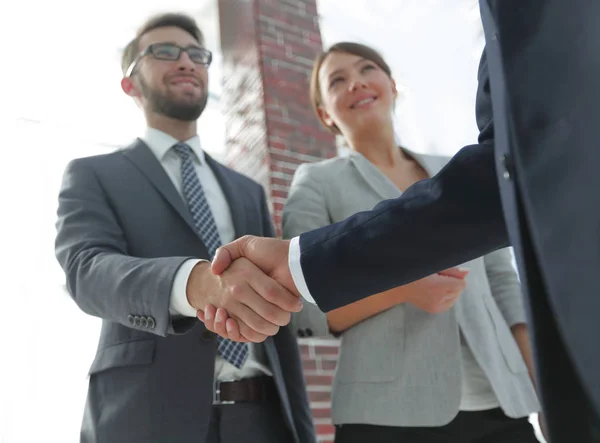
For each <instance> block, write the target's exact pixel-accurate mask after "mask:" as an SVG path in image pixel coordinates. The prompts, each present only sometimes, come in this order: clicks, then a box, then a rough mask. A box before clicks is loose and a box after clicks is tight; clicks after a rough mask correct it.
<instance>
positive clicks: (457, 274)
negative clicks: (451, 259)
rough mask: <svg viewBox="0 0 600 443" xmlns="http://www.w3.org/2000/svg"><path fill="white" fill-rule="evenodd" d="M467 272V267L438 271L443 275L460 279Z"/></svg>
mask: <svg viewBox="0 0 600 443" xmlns="http://www.w3.org/2000/svg"><path fill="white" fill-rule="evenodd" d="M468 273H469V268H448V269H445V270H443V271H440V272H438V274H439V275H443V276H445V277H454V278H460V279H464V278H465V277H466V276H467V274H468Z"/></svg>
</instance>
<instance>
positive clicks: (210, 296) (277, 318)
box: [186, 236, 303, 343]
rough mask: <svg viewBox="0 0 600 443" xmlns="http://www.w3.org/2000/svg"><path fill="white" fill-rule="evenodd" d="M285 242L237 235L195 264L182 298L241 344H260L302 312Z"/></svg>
mask: <svg viewBox="0 0 600 443" xmlns="http://www.w3.org/2000/svg"><path fill="white" fill-rule="evenodd" d="M289 245H290V242H289V240H278V239H275V238H263V237H254V236H244V237H241V238H239V239H237V240H235V241H233V242H232V243H229V244H228V245H225V246H222V247H220V248H219V249H218V250H217V252H216V254H215V257H214V259H213V261H212V264H210V263H207V262H200V263H198V264H197V265H196V266H195V267H194V269H193V270H192V273H191V274H190V277H189V279H188V284H187V289H186V293H187V298H188V302H189V303H190V305H191V306H193V307H194V308H195V309H197V310H198V318H199V319H200V320H201V321H203V322H204V323H205V324H206V325H207V327H208V326H209V325H212V322H214V329H213V328H210V327H209V328H208V329H210V330H213V332H216V333H217V334H219V335H221V336H223V337H225V338H229V339H231V340H235V341H240V342H255V343H258V342H262V341H264V340H265V339H266V338H267V337H268V336H272V335H275V334H277V332H278V331H279V328H280V327H281V326H285V325H287V324H288V323H289V322H290V318H291V313H292V312H299V311H300V310H302V306H303V305H302V298H301V296H300V293H299V292H298V289H297V288H296V285H295V284H294V280H293V278H292V275H291V273H290V269H289V267H288V253H289Z"/></svg>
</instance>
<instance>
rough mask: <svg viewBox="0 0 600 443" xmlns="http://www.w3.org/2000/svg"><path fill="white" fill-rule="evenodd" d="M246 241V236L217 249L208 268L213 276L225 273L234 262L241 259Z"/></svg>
mask: <svg viewBox="0 0 600 443" xmlns="http://www.w3.org/2000/svg"><path fill="white" fill-rule="evenodd" d="M248 239H249V237H248V238H247V236H245V237H241V238H238V239H237V240H234V241H232V242H231V243H229V244H227V245H225V246H221V247H220V248H219V249H217V252H215V256H214V258H213V260H212V264H211V267H210V270H211V272H212V273H213V274H214V275H220V274H222V273H223V272H225V270H226V269H227V268H228V267H229V266H230V265H231V263H233V261H234V260H236V259H238V258H240V257H243V256H244V248H245V246H246V243H247V242H248Z"/></svg>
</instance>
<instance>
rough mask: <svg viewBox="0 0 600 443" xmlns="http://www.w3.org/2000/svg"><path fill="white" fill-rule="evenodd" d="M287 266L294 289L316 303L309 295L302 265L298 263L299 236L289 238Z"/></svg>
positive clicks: (307, 299)
mask: <svg viewBox="0 0 600 443" xmlns="http://www.w3.org/2000/svg"><path fill="white" fill-rule="evenodd" d="M288 267H289V268H290V273H291V274H292V279H293V280H294V284H295V285H296V289H298V292H300V295H301V296H302V298H304V299H305V300H306V301H308V302H310V303H312V304H316V302H315V299H314V298H313V296H312V295H310V291H309V290H308V286H307V285H306V280H304V274H303V273H302V266H301V265H300V237H294V238H292V239H291V240H290V250H289V252H288Z"/></svg>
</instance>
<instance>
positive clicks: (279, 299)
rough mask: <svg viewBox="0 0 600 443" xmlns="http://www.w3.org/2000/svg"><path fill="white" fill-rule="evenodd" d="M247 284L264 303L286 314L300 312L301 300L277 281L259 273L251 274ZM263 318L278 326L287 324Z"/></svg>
mask: <svg viewBox="0 0 600 443" xmlns="http://www.w3.org/2000/svg"><path fill="white" fill-rule="evenodd" d="M248 283H249V284H250V286H251V287H252V289H254V290H255V291H256V292H257V293H258V294H259V295H260V296H261V297H262V298H263V299H264V300H265V301H267V302H269V303H270V304H271V305H274V306H277V307H278V308H280V309H282V310H284V311H286V312H300V311H301V310H302V307H303V306H304V305H303V303H302V299H300V298H298V297H296V295H294V294H293V293H292V292H290V291H288V290H287V289H286V288H285V287H283V286H282V285H281V284H279V283H278V282H277V281H275V280H273V279H272V278H270V277H268V276H267V275H265V274H263V273H262V272H260V271H258V272H255V273H253V274H252V276H251V278H249V279H248ZM261 315H262V314H261ZM263 317H264V316H263ZM264 318H265V319H267V320H269V321H271V322H272V323H276V324H278V325H279V326H285V325H286V324H287V323H285V324H281V323H279V322H276V321H274V320H275V319H274V318H269V317H264Z"/></svg>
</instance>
